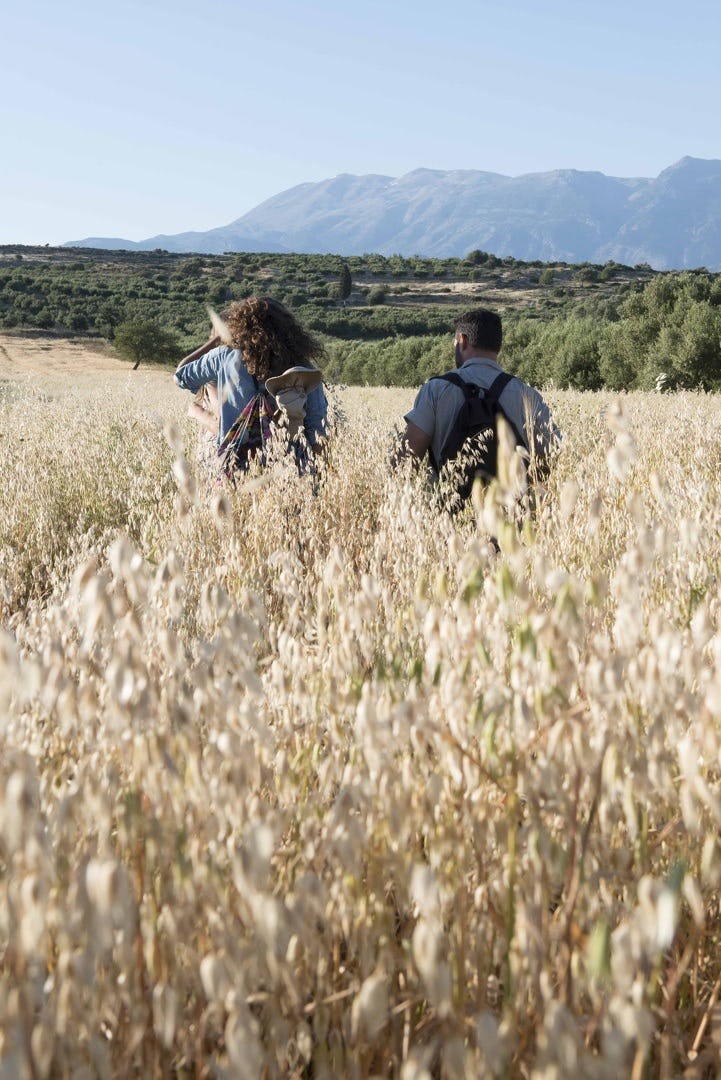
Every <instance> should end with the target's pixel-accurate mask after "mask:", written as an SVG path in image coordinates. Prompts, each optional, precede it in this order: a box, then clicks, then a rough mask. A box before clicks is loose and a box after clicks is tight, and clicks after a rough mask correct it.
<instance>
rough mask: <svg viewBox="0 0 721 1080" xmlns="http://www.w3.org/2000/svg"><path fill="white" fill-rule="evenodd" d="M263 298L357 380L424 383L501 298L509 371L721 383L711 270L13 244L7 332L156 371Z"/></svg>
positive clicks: (644, 383) (3, 311)
mask: <svg viewBox="0 0 721 1080" xmlns="http://www.w3.org/2000/svg"><path fill="white" fill-rule="evenodd" d="M466 289H467V291H464V290H466ZM254 293H268V294H270V295H273V296H275V297H277V298H278V299H280V300H282V301H283V302H284V303H286V304H287V305H288V306H289V307H291V308H292V310H293V311H294V312H295V313H296V314H297V315H298V317H299V318H300V320H301V321H302V322H303V323H304V324H305V325H307V326H308V327H309V328H310V329H312V330H313V331H314V332H315V333H316V334H318V335H319V336H321V337H322V339H323V341H324V343H325V344H326V348H327V362H326V367H327V372H328V376H329V378H332V379H334V380H337V381H341V382H347V383H360V384H368V385H401V386H414V385H418V384H419V383H420V382H422V381H423V380H424V379H426V378H428V376H429V375H431V374H434V373H436V372H438V371H440V370H443V369H444V368H446V367H448V366H450V365H451V364H452V353H451V341H450V335H451V332H452V327H453V322H454V319H455V318H456V317H457V315H458V314H460V312H461V311H463V310H465V309H467V308H468V307H470V306H475V305H477V304H479V303H487V304H488V306H494V307H497V308H499V309H500V310H501V311H502V312H503V315H504V325H505V345H504V363H505V365H506V366H507V367H508V368H509V369H510V370H512V371H514V372H516V373H518V374H519V375H521V376H522V377H523V378H525V379H527V380H528V381H529V382H533V383H535V384H537V385H544V384H548V383H553V384H555V385H557V386H559V387H574V388H578V389H599V388H601V387H608V388H612V389H622V388H628V389H631V388H635V387H638V388H646V387H652V386H655V385H658V384H660V383H662V384H663V385H665V386H667V387H669V388H671V387H695V386H700V387H703V388H707V389H717V388H721V275H718V274H710V273H708V272H706V271H704V270H703V268H702V269H701V270H699V271H687V272H684V273H678V274H676V273H654V272H653V271H651V268H650V267H648V266H645V265H641V266H637V267H634V268H631V267H625V266H621V265H620V264H617V263H613V262H608V263H606V264H604V265H603V266H594V265H590V264H581V265H578V266H573V265H570V264H566V263H554V264H543V263H525V262H522V261H520V260H515V259H509V258H506V259H499V258H497V257H496V256H494V255H491V254H488V253H486V252H483V251H480V250H476V251H472V252H470V253H469V255H468V256H467V257H466V259H421V258H419V257H413V258H403V257H401V256H390V257H385V256H380V255H365V256H355V257H349V258H347V259H341V258H340V257H338V256H332V255H266V254H255V253H248V254H233V255H227V256H199V255H191V256H188V255H176V254H171V253H168V252H161V251H157V252H132V253H129V252H107V251H102V252H100V251H88V250H86V249H49V250H48V249H43V248H39V249H38V248H35V249H28V248H22V247H21V248H2V249H0V328H4V329H6V330H37V331H47V332H53V333H58V334H63V335H67V334H73V335H87V336H92V337H96V338H103V339H106V340H108V341H110V342H112V343H113V345H114V346H115V347H116V349H117V350H118V352H120V353H121V354H122V355H126V356H128V357H129V358H131V359H133V360H140V361H141V362H148V361H150V360H154V361H157V362H163V363H172V362H174V361H177V359H178V357H179V356H181V355H182V354H183V353H184V352H186V351H189V350H190V348H192V347H194V346H195V345H196V344H197V343H198V342H199V341H200V340H202V339H203V337H204V336H205V334H206V333H207V328H208V316H207V307H208V306H209V305H210V306H212V307H214V308H216V309H217V310H222V308H223V307H224V306H225V305H227V304H228V303H229V302H230V301H232V300H238V299H243V298H244V297H246V296H250V295H252V294H254ZM486 294H488V298H487V299H486Z"/></svg>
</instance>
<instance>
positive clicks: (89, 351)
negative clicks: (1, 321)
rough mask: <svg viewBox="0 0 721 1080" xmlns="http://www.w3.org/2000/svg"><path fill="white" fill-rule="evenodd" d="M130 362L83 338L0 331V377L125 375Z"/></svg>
mask: <svg viewBox="0 0 721 1080" xmlns="http://www.w3.org/2000/svg"><path fill="white" fill-rule="evenodd" d="M131 369H132V365H131V364H129V363H128V362H127V361H126V360H120V359H119V358H118V357H117V356H113V355H112V353H111V352H110V350H109V349H108V348H107V347H105V346H103V345H101V344H100V343H98V344H97V345H95V344H93V343H91V342H88V341H87V340H83V339H77V338H75V339H72V338H71V339H64V338H49V337H47V338H45V337H36V336H35V335H32V336H25V335H19V334H18V335H15V334H0V379H13V378H18V377H21V376H25V375H41V376H42V375H55V376H66V375H72V376H77V375H90V374H95V373H97V372H107V373H111V372H114V373H116V374H119V375H121V374H122V375H125V374H127V372H129V371H131Z"/></svg>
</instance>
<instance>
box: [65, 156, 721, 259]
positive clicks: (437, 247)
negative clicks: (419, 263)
mask: <svg viewBox="0 0 721 1080" xmlns="http://www.w3.org/2000/svg"><path fill="white" fill-rule="evenodd" d="M66 246H68V247H94V248H112V249H125V250H129V251H133V250H139V251H148V250H152V249H154V248H163V249H165V250H166V251H184V252H201V253H205V254H220V253H223V252H228V251H256V252H258V251H267V252H291V251H292V252H306V253H325V252H333V253H336V254H339V255H354V254H357V255H360V254H364V253H366V252H378V253H379V254H381V255H393V254H399V255H422V256H436V257H444V256H452V255H455V256H465V255H467V254H468V252H469V251H471V250H474V249H476V248H480V249H481V250H483V251H489V252H492V253H493V254H494V255H498V256H501V257H503V256H506V255H512V256H513V257H514V258H517V259H525V260H527V261H532V260H534V259H542V260H543V261H544V262H553V261H555V260H559V261H565V262H594V263H603V262H606V261H607V260H609V259H613V260H615V261H616V262H620V263H626V264H628V265H631V266H633V265H635V264H636V263H641V262H645V263H649V264H650V265H651V266H652V267H654V269H657V270H672V269H677V270H681V269H688V268H695V267H698V266H706V267H707V268H708V269H709V270H719V269H721V161H715V160H714V161H705V160H701V159H699V158H691V157H684V158H682V159H681V161H679V162H677V163H676V164H675V165H672V166H671V167H670V168H668V169H664V171H663V172H662V173H661V174H660V175H659V176H658V177H656V179H655V180H650V179H642V178H634V179H623V178H619V177H613V176H606V175H605V174H604V173H600V172H579V171H577V170H575V169H560V170H557V171H555V172H547V173H529V174H527V175H526V176H516V177H511V176H501V175H499V174H498V173H489V172H478V171H474V170H455V171H452V172H441V171H438V170H434V169H416V170H415V171H414V172H410V173H407V174H406V175H405V176H401V177H400V178H399V179H394V178H393V177H391V176H376V175H369V176H350V175H347V174H344V175H341V176H336V177H335V178H334V179H332V180H321V181H320V182H318V183H308V184H299V185H298V186H297V187H293V188H289V189H288V190H287V191H283V192H281V193H280V194H279V195H275V196H273V198H271V199H267V200H266V201H265V202H263V203H261V204H260V205H259V206H257V207H256V208H255V209H254V210H251V211H250V212H249V213H247V214H244V215H243V216H242V217H239V218H238V219H237V220H236V221H231V223H230V224H229V225H223V226H221V227H220V228H217V229H210V230H209V231H208V232H186V233H176V234H175V235H173V236H162V235H161V236H151V237H149V239H147V240H141V241H139V242H133V241H131V240H121V239H110V238H106V237H89V238H88V239H86V240H74V241H71V242H70V243H69V244H68V245H66Z"/></svg>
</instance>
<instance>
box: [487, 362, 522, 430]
mask: <svg viewBox="0 0 721 1080" xmlns="http://www.w3.org/2000/svg"><path fill="white" fill-rule="evenodd" d="M514 378H515V375H509V373H508V372H507V371H502V372H501V374H500V375H497V376H496V378H495V379H494V380H493V382H492V383H491V385H490V386H489V387H488V389H487V390H486V393H485V395H484V396H485V397H486V398H487V400H488V401H491V402H493V404H495V405H497V406H498V410H499V412H501V413H502V414H503V417H504V418H505V420H506V421H507V422H508V424H509V425H510V428H511V431H512V432H513V436H514V438H515V440H516V443H517V444H518V445H520V446H525V445H526V440H525V439H524V437H523V435H522V434H521V432H520V431H519V430H518V428H517V427H516V425H515V424H514V423H513V421H512V420H511V418H510V416H508V415H507V414H506V413H505V412H504V411H503V409H502V408H501V404H500V401H499V400H498V399H499V398H500V396H501V394H502V393H503V391H504V390H505V389H506V387H507V386H508V384H509V382H511V381H512V380H513V379H514Z"/></svg>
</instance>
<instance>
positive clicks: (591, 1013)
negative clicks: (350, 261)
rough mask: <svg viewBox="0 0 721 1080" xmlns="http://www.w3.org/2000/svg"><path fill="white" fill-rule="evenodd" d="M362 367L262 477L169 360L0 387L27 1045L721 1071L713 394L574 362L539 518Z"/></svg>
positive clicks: (78, 1062) (7, 992) (35, 1062)
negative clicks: (401, 422)
mask: <svg viewBox="0 0 721 1080" xmlns="http://www.w3.org/2000/svg"><path fill="white" fill-rule="evenodd" d="M335 396H336V398H337V400H338V402H339V404H340V405H341V406H342V407H343V409H344V410H345V412H346V414H347V416H348V419H347V422H346V424H345V426H343V427H342V428H341V429H340V430H339V431H338V433H337V434H336V435H335V436H334V438H333V439H332V441H331V444H330V447H329V451H328V455H327V459H326V461H325V462H324V463H322V464H321V465H320V467H319V473H318V476H317V477H316V478H315V479H313V478H311V477H297V476H296V475H295V474H294V473H292V472H291V471H289V470H288V469H287V468H285V467H284V464H283V463H282V462H280V463H278V464H277V465H275V466H274V467H273V468H272V469H271V470H270V471H269V472H268V473H267V474H265V475H264V476H258V477H255V478H251V479H250V480H249V481H248V482H242V483H241V484H240V485H239V486H238V489H237V491H235V492H233V491H229V490H227V489H221V488H219V487H218V486H217V485H215V484H213V483H212V482H208V481H207V479H205V478H204V477H203V476H202V474H201V473H199V472H198V470H197V469H196V467H195V466H194V465H193V464H192V462H193V461H194V439H195V433H194V431H193V430H192V428H191V426H190V424H189V423H188V422H186V421H185V420H184V417H183V412H184V405H185V400H184V398H183V396H182V395H181V394H180V393H179V392H174V391H173V389H172V387H168V388H167V389H166V387H165V383H164V382H163V380H162V379H161V377H160V376H158V375H146V376H143V377H142V378H140V379H137V380H129V379H128V378H127V377H125V376H123V377H122V378H120V377H112V376H111V375H108V376H107V378H105V379H104V382H103V387H102V389H98V388H97V385H96V383H95V382H92V383H89V384H84V385H79V386H78V385H75V386H70V387H64V388H58V387H55V388H54V389H53V391H52V393H48V392H47V390H45V389H44V388H43V384H42V382H37V381H35V382H30V383H28V384H13V385H12V387H11V388H10V389H7V388H6V390H5V392H4V395H3V396H2V397H0V436H1V438H0V476H2V482H1V484H0V623H1V624H2V627H3V629H1V630H0V731H1V738H2V753H1V754H0V1060H1V1062H2V1069H3V1070H4V1071H5V1072H6V1074H7V1075H13V1076H32V1077H41V1076H66V1075H67V1076H71V1075H87V1076H91V1075H101V1076H103V1075H105V1076H110V1075H112V1076H128V1075H138V1076H151V1075H159V1076H169V1075H215V1074H218V1075H225V1076H261V1075H266V1076H298V1077H301V1076H314V1077H323V1076H326V1077H331V1076H340V1075H348V1076H358V1077H362V1076H369V1075H373V1074H375V1075H392V1076H402V1077H404V1078H410V1077H425V1076H431V1075H442V1076H447V1077H463V1076H484V1075H488V1076H507V1075H511V1076H525V1075H534V1076H539V1077H540V1076H549V1077H551V1076H568V1075H571V1074H573V1073H577V1074H578V1075H589V1076H600V1077H606V1076H608V1077H616V1076H619V1075H635V1076H638V1077H641V1076H644V1075H648V1074H650V1073H654V1074H656V1073H660V1074H662V1075H667V1076H671V1075H679V1074H680V1073H681V1072H683V1070H684V1069H690V1070H691V1072H690V1073H689V1075H698V1076H701V1075H706V1074H707V1073H708V1071H714V1070H715V1069H717V1068H718V1067H719V1057H718V1045H719V1037H720V1036H721V1029H720V1028H719V1026H718V1025H719V1022H718V1016H717V1012H716V1011H715V1008H714V1006H715V1001H716V998H717V996H718V991H719V986H720V985H721V964H720V962H719V955H720V954H719V941H718V938H719V910H718V907H719V893H718V886H719V883H720V882H721V847H720V845H719V827H720V826H721V797H720V792H719V767H720V762H721V756H720V755H721V738H720V737H719V736H720V732H721V727H720V723H719V718H720V717H721V635H719V584H718V577H719V560H720V558H721V542H720V541H721V503H720V501H719V498H718V467H719V457H720V450H719V447H721V441H720V440H719V422H720V421H719V409H718V403H717V400H716V399H715V398H713V397H704V396H700V395H693V394H686V395H679V396H663V395H641V394H634V395H630V396H628V397H624V398H622V399H621V401H620V409H619V408H618V404H617V402H618V399H617V398H614V397H612V396H610V395H580V394H572V393H556V394H553V395H551V401H552V404H553V406H554V409H555V413H556V416H557V419H558V420H559V423H560V425H561V427H562V429H563V431H564V449H563V453H562V455H561V457H560V459H559V461H558V463H557V467H556V469H555V471H554V474H553V476H552V479H551V482H550V484H549V488H548V491H547V493H546V496H545V498H544V499H543V500H542V501H541V504H540V507H539V509H538V512H537V516H536V520H535V521H534V522H533V525H532V527H531V525H530V524H528V525H526V527H525V529H524V530H523V532H522V533H519V532H518V530H517V529H516V528H515V527H514V526H513V525H511V524H509V523H507V522H505V521H504V514H503V507H502V502H503V493H502V492H501V493H498V494H497V497H489V498H487V499H486V500H485V502H484V501H483V500H478V503H477V506H476V508H475V509H473V508H469V509H468V511H467V512H466V514H465V515H463V516H461V518H459V519H458V520H456V521H452V520H451V519H449V518H447V517H445V516H444V515H442V514H439V513H438V512H436V511H435V510H434V509H433V507H432V504H431V502H429V498H428V492H427V491H426V490H425V489H424V487H423V482H422V478H419V477H414V476H411V475H409V474H405V473H401V474H395V475H393V474H391V473H390V472H389V470H388V468H387V464H386V463H387V459H388V453H389V447H390V436H389V431H390V427H391V423H392V420H393V419H394V418H395V417H397V416H399V415H400V414H401V413H402V411H403V410H404V408H406V407H407V405H408V404H409V402H410V399H411V398H412V395H411V394H406V393H405V392H400V391H399V392H397V393H396V392H391V391H380V392H370V391H363V390H353V391H346V392H343V393H342V394H339V393H337V392H336V395H335ZM168 420H170V421H172V422H173V424H174V426H173V427H171V429H170V430H169V431H168V433H167V437H166V435H165V434H164V433H163V429H164V427H165V425H166V422H167V421H168ZM489 531H491V532H493V533H495V535H497V536H498V538H499V542H500V546H501V552H500V554H497V553H496V552H495V551H494V549H493V547H492V546H491V545H490V544H489V543H488V540H487V535H488V532H489ZM694 1070H695V1071H694ZM704 1070H706V1073H704Z"/></svg>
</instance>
